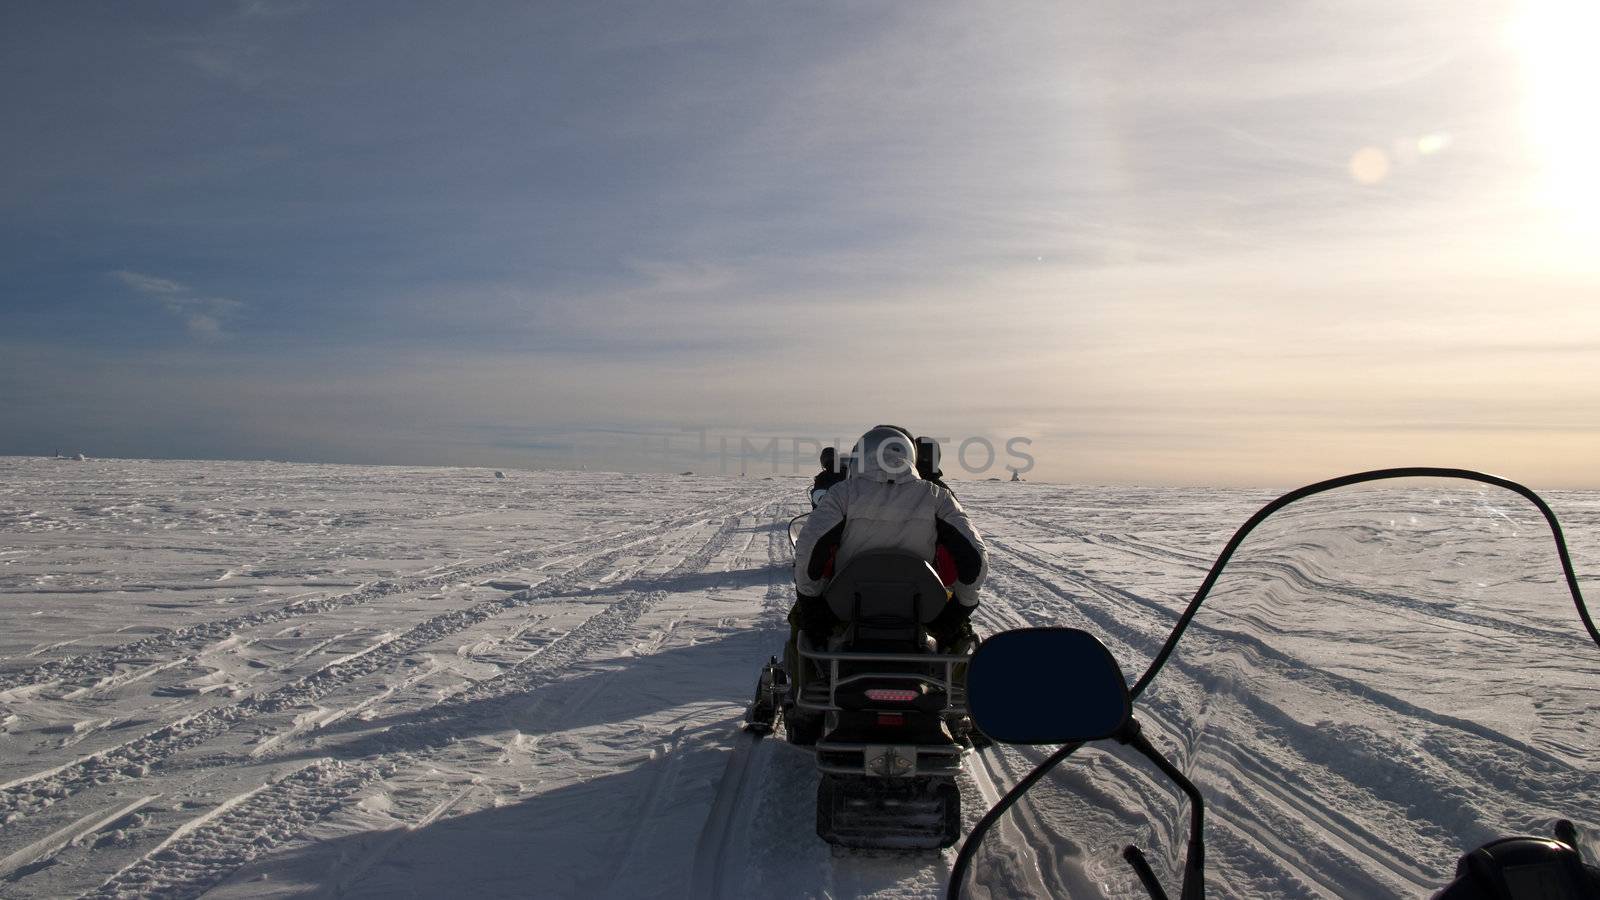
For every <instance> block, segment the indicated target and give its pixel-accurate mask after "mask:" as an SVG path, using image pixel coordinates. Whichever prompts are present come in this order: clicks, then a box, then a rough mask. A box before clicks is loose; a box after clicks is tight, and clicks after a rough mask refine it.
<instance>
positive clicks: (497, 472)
mask: <svg viewBox="0 0 1600 900" xmlns="http://www.w3.org/2000/svg"><path fill="white" fill-rule="evenodd" d="M494 477H496V478H504V477H506V473H504V472H502V471H500V470H499V469H495V470H494Z"/></svg>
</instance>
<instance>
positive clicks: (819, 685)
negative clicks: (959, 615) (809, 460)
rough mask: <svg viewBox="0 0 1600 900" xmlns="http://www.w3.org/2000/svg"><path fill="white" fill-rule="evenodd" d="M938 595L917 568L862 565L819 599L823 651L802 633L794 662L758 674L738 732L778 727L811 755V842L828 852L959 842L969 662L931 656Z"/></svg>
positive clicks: (878, 557)
mask: <svg viewBox="0 0 1600 900" xmlns="http://www.w3.org/2000/svg"><path fill="white" fill-rule="evenodd" d="M948 596H949V595H948V592H947V591H946V590H945V587H944V584H943V583H942V582H941V581H940V580H939V576H938V575H937V574H936V573H935V572H934V570H933V567H932V566H930V565H929V564H928V563H927V562H925V561H924V560H921V559H918V558H917V557H915V556H912V555H908V554H904V553H893V552H885V553H864V554H861V555H860V556H858V557H856V558H855V559H853V560H851V561H850V563H849V565H847V566H846V567H845V568H844V569H843V571H841V572H839V574H838V575H837V576H835V577H834V578H833V580H832V581H831V582H830V583H829V585H828V589H827V592H826V593H825V594H824V598H825V600H826V601H827V603H828V606H829V608H830V609H831V610H832V612H833V614H834V616H835V617H836V618H838V619H839V620H840V621H841V623H842V624H841V625H840V626H839V627H838V628H836V629H835V631H834V634H833V635H832V636H831V637H830V638H829V640H828V641H827V643H826V645H825V646H816V645H813V644H812V642H811V641H810V640H809V639H808V638H807V637H806V635H805V634H804V633H802V634H800V635H799V637H798V639H797V643H796V647H795V651H796V652H795V654H794V658H792V659H787V660H782V661H780V660H778V659H777V658H773V659H772V661H771V662H769V663H768V664H767V666H766V668H765V669H763V671H762V673H761V678H760V681H759V682H758V684H757V688H756V698H755V702H754V703H753V704H752V706H751V708H750V712H749V715H748V717H747V722H748V727H750V728H751V729H753V730H757V731H768V732H770V731H771V730H773V729H774V728H776V727H777V725H778V723H779V722H780V721H781V723H782V725H783V728H784V731H785V732H786V734H787V737H788V739H789V741H790V742H791V743H793V744H797V745H801V746H811V747H813V748H814V749H815V753H816V764H817V770H818V772H819V773H820V774H821V781H820V783H819V785H818V787H817V835H818V836H819V837H821V838H822V839H823V840H825V841H827V842H829V843H831V844H835V845H838V846H842V847H851V848H862V849H893V850H926V849H936V848H941V847H948V846H950V845H952V844H954V843H955V842H956V841H957V840H958V839H959V838H960V835H961V795H960V792H959V791H958V790H957V788H956V781H955V779H956V776H957V774H958V773H959V772H960V771H961V765H962V760H963V757H964V755H965V754H966V752H967V750H968V743H967V742H966V741H964V740H963V736H962V734H961V731H962V724H963V723H965V722H967V721H968V720H967V717H966V691H965V686H964V685H963V683H962V677H963V675H964V673H965V666H966V664H967V662H968V661H969V660H970V659H971V651H970V648H968V649H967V651H966V652H961V653H939V652H936V647H935V644H934V641H933V639H932V638H931V637H930V636H929V635H928V631H927V626H928V623H930V622H932V621H933V620H934V618H935V617H936V616H938V614H939V611H940V610H941V609H942V608H943V606H944V604H945V603H946V602H948Z"/></svg>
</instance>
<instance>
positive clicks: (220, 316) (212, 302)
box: [111, 269, 244, 341]
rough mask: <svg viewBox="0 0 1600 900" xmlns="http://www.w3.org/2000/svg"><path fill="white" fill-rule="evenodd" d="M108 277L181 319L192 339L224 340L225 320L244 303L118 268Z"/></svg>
mask: <svg viewBox="0 0 1600 900" xmlns="http://www.w3.org/2000/svg"><path fill="white" fill-rule="evenodd" d="M111 275H112V277H114V278H116V279H117V280H118V281H120V282H122V283H123V284H125V285H127V286H128V287H130V288H133V289H134V290H135V291H138V292H139V293H141V294H143V295H145V296H146V297H152V298H155V299H156V300H157V301H158V302H160V304H161V307H162V308H163V309H165V310H166V311H167V312H168V313H171V314H172V315H174V316H177V317H178V318H179V319H182V320H183V323H184V327H185V328H187V329H188V332H189V335H190V336H191V337H193V338H195V339H196V340H202V341H216V340H221V339H223V338H226V337H228V333H227V331H226V330H225V329H224V327H223V325H224V322H225V320H226V319H228V318H229V317H230V316H232V315H234V314H236V313H238V312H239V311H240V310H242V309H244V304H243V303H240V302H239V301H237V300H230V299H228V298H226V297H201V296H195V295H194V293H193V292H192V291H191V289H190V288H189V286H188V285H186V284H184V283H182V282H180V281H173V280H172V279H170V278H161V277H159V276H155V275H146V274H144V273H142V272H132V271H129V270H127V269H119V270H117V271H115V272H112V273H111Z"/></svg>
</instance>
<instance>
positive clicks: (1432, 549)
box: [974, 479, 1600, 897]
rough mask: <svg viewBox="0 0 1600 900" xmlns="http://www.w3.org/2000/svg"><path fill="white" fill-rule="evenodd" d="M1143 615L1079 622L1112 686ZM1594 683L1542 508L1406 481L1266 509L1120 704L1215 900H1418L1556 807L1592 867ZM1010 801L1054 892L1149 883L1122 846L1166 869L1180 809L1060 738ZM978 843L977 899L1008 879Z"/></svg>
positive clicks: (1150, 777) (1146, 773)
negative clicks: (1060, 755) (1057, 757)
mask: <svg viewBox="0 0 1600 900" xmlns="http://www.w3.org/2000/svg"><path fill="white" fill-rule="evenodd" d="M1579 559H1580V565H1579V571H1580V572H1581V571H1582V566H1581V559H1582V553H1581V549H1580V553H1579ZM1155 612H1156V611H1154V610H1149V609H1146V610H1136V611H1131V612H1130V615H1129V616H1127V617H1126V618H1125V620H1123V621H1116V622H1099V623H1097V624H1098V626H1099V627H1098V631H1099V633H1100V634H1101V637H1102V639H1103V640H1105V641H1106V643H1107V644H1108V646H1110V648H1111V649H1112V652H1113V653H1114V654H1116V655H1117V656H1118V657H1119V658H1120V659H1121V660H1122V663H1123V667H1124V670H1125V673H1126V675H1127V677H1128V680H1129V682H1130V683H1132V682H1134V681H1135V680H1136V679H1137V678H1138V676H1139V675H1140V674H1141V673H1142V672H1143V670H1144V667H1145V665H1146V664H1147V663H1148V662H1149V660H1150V658H1151V656H1152V650H1151V644H1150V640H1149V637H1150V636H1149V633H1148V632H1149V630H1150V626H1151V625H1152V624H1154V621H1153V619H1152V621H1144V620H1145V618H1146V617H1147V615H1148V614H1152V613H1155ZM1171 612H1172V611H1171V610H1161V611H1160V614H1159V615H1156V616H1155V618H1162V617H1163V616H1165V615H1167V614H1170V613H1171ZM1165 621H1166V622H1167V624H1168V625H1170V623H1171V618H1165ZM1596 687H1600V648H1597V647H1596V646H1595V644H1594V643H1593V642H1592V641H1591V640H1590V638H1589V636H1588V634H1587V633H1586V632H1585V630H1584V627H1583V625H1582V623H1581V622H1580V620H1579V618H1578V615H1577V613H1576V611H1575V609H1574V605H1573V602H1572V598H1571V596H1570V594H1569V593H1568V590H1567V587H1566V584H1565V581H1564V578H1563V574H1562V569H1561V567H1560V565H1559V562H1558V560H1557V557H1556V553H1555V550H1554V545H1553V542H1552V540H1551V535H1550V531H1549V529H1548V527H1547V526H1546V524H1545V522H1544V519H1543V518H1542V516H1541V515H1540V513H1539V512H1538V510H1537V509H1536V508H1535V507H1534V506H1532V505H1531V504H1529V503H1528V502H1527V501H1525V500H1523V499H1522V498H1521V497H1519V496H1517V495H1515V494H1512V493H1510V492H1508V491H1504V490H1501V489H1499V488H1493V487H1487V486H1477V485H1472V484H1470V483H1465V482H1460V481H1446V480H1442V479H1441V480H1435V479H1428V480H1405V481H1399V482H1389V483H1384V484H1380V485H1378V486H1366V487H1357V488H1345V489H1341V490H1338V491H1334V492H1330V493H1326V494H1320V495H1316V496H1312V497H1310V498H1307V499H1304V500H1302V501H1300V502H1298V503H1295V504H1292V505H1290V506H1289V507H1287V508H1285V509H1284V510H1282V511H1280V512H1279V513H1277V514H1276V515H1274V516H1272V517H1271V518H1269V519H1268V520H1266V521H1265V522H1264V523H1263V524H1262V525H1261V526H1260V527H1259V528H1257V529H1256V530H1255V531H1254V532H1253V533H1252V534H1251V535H1250V537H1249V538H1247V539H1246V540H1245V542H1244V544H1243V545H1242V546H1241V547H1240V549H1239V552H1238V553H1237V554H1236V555H1235V556H1234V558H1233V560H1232V562H1231V563H1230V564H1229V566H1228V567H1227V568H1226V569H1225V570H1224V572H1223V574H1222V576H1221V577H1220V579H1219V580H1218V582H1217V584H1216V585H1215V588H1214V589H1213V591H1212V593H1211V595H1210V596H1209V598H1208V599H1207V600H1206V601H1205V603H1204V605H1203V606H1202V607H1201V609H1200V611H1199V612H1198V614H1197V615H1196V616H1195V618H1194V620H1193V622H1192V624H1191V625H1190V627H1189V628H1188V630H1187V632H1186V633H1185V634H1184V636H1183V638H1182V640H1181V641H1180V642H1179V643H1178V645H1177V649H1176V651H1175V653H1174V654H1173V656H1172V657H1171V659H1170V660H1169V661H1168V663H1167V664H1166V665H1165V667H1164V668H1163V669H1162V670H1161V671H1160V672H1159V673H1158V674H1157V675H1156V677H1155V678H1154V680H1153V681H1151V682H1150V685H1149V687H1148V689H1147V690H1146V691H1145V692H1144V694H1143V695H1142V696H1141V697H1139V698H1138V699H1136V700H1135V703H1134V710H1135V715H1136V716H1137V718H1138V719H1139V720H1140V721H1141V722H1142V723H1143V725H1144V726H1145V730H1146V733H1147V734H1148V735H1149V736H1150V738H1151V740H1152V741H1153V742H1154V744H1155V745H1156V746H1157V747H1158V748H1160V749H1161V750H1162V752H1164V753H1165V754H1166V755H1167V756H1168V757H1169V758H1170V759H1171V760H1172V761H1173V762H1174V763H1175V764H1176V765H1177V766H1178V767H1179V768H1180V769H1182V770H1183V771H1184V772H1185V773H1186V774H1187V776H1188V777H1189V778H1190V779H1191V780H1193V781H1194V782H1195V783H1196V784H1197V785H1198V786H1199V788H1200V790H1201V791H1202V792H1203V794H1204V796H1205V798H1206V804H1207V806H1206V813H1207V819H1206V829H1205V832H1206V845H1207V882H1208V887H1209V888H1210V889H1211V891H1212V894H1213V895H1214V896H1257V897H1259V896H1426V895H1429V894H1431V893H1432V892H1434V891H1436V890H1438V889H1439V888H1440V887H1442V886H1443V885H1444V884H1446V883H1447V882H1448V881H1449V880H1450V878H1451V877H1453V874H1454V869H1455V863H1456V860H1457V858H1458V857H1459V856H1460V855H1461V854H1462V853H1464V852H1466V851H1468V850H1470V849H1472V848H1474V847H1476V846H1478V845H1480V844H1482V843H1484V842H1486V841H1489V840H1492V839H1494V838H1496V837H1501V836H1505V835H1510V834H1534V835H1546V836H1548V835H1549V834H1550V833H1551V829H1552V826H1553V824H1554V822H1555V821H1556V820H1558V819H1561V818H1566V819H1570V820H1572V821H1574V822H1575V823H1576V824H1577V825H1578V827H1579V830H1580V835H1582V839H1581V840H1580V843H1582V844H1584V845H1586V846H1585V847H1584V848H1583V849H1584V850H1585V855H1586V857H1587V858H1588V859H1589V860H1590V861H1591V862H1593V860H1594V852H1595V850H1596V849H1597V847H1600V843H1597V841H1596V838H1597V837H1600V815H1597V811H1596V800H1597V798H1600V764H1597V762H1596V758H1595V748H1596V745H1597V741H1596V737H1597V726H1596V721H1595V715H1594V709H1595V704H1596V697H1597V696H1600V695H1597V694H1596V691H1595V688H1596ZM1039 756H1041V757H1042V756H1043V754H1039ZM1016 815H1017V817H1018V818H1019V820H1020V821H1019V822H1018V823H1017V824H1015V825H1013V826H1012V827H1016V828H1023V829H1026V828H1028V827H1030V826H1029V823H1028V822H1027V821H1026V820H1027V818H1028V817H1030V816H1032V817H1035V818H1038V819H1044V820H1047V821H1048V825H1049V829H1050V830H1051V831H1053V832H1054V833H1055V834H1057V835H1059V841H1058V844H1057V847H1056V849H1057V851H1058V853H1057V856H1056V859H1054V860H1051V861H1049V865H1051V866H1054V867H1056V871H1052V872H1043V873H1042V874H1041V876H1040V881H1039V882H1038V883H1037V884H1042V885H1046V886H1050V885H1053V886H1051V887H1049V888H1048V889H1049V890H1050V891H1051V892H1053V893H1061V892H1062V891H1063V890H1065V891H1070V892H1071V893H1072V894H1073V895H1075V896H1077V895H1087V896H1095V895H1102V894H1103V895H1108V896H1119V897H1121V896H1126V897H1145V896H1147V895H1146V893H1145V891H1144V889H1143V888H1142V887H1141V886H1140V885H1139V883H1138V881H1137V879H1136V877H1135V875H1134V873H1133V870H1132V869H1131V868H1130V867H1129V866H1128V865H1127V863H1126V862H1124V860H1123V859H1122V857H1121V851H1122V848H1123V847H1124V846H1125V845H1126V844H1129V843H1133V844H1136V845H1138V846H1140V847H1141V848H1142V849H1143V850H1144V851H1145V852H1146V853H1147V854H1148V855H1149V858H1150V862H1151V864H1152V866H1153V867H1154V869H1155V871H1156V874H1157V875H1158V877H1160V879H1161V881H1162V882H1163V884H1164V885H1166V887H1167V889H1168V890H1169V891H1172V892H1175V891H1176V889H1177V886H1178V884H1179V883H1180V881H1181V878H1182V875H1181V873H1182V867H1183V860H1184V846H1185V841H1186V838H1187V835H1188V805H1187V803H1186V802H1185V801H1184V800H1183V797H1182V795H1181V793H1179V791H1178V790H1177V788H1176V787H1175V786H1173V785H1171V784H1170V783H1169V782H1167V781H1166V780H1165V779H1163V778H1162V777H1161V776H1160V775H1159V774H1158V773H1157V772H1156V771H1155V770H1154V768H1153V767H1152V766H1151V765H1150V764H1149V763H1148V762H1146V761H1145V760H1143V759H1142V758H1140V757H1138V756H1136V755H1135V754H1133V753H1132V752H1131V751H1127V750H1126V749H1125V748H1122V747H1119V746H1116V745H1109V746H1108V742H1101V743H1099V744H1095V745H1091V746H1089V747H1086V748H1084V749H1083V750H1081V751H1079V752H1078V753H1077V754H1075V755H1074V756H1073V757H1072V758H1070V759H1069V760H1068V761H1067V762H1066V763H1065V764H1063V765H1062V767H1061V768H1060V769H1059V770H1057V772H1055V773H1053V774H1052V775H1051V776H1049V777H1048V778H1047V779H1046V781H1045V783H1042V784H1041V785H1040V786H1039V788H1038V789H1036V790H1035V791H1034V792H1032V794H1031V795H1030V797H1029V802H1028V803H1027V804H1026V808H1024V807H1023V806H1021V805H1019V807H1018V812H1017V813H1016ZM1000 843H1004V840H1003V839H1002V841H1001V842H1000ZM993 856H994V855H993V854H991V859H990V865H989V866H988V871H987V877H988V878H989V882H990V883H989V884H987V885H981V884H980V885H979V886H978V887H977V889H976V890H975V891H974V894H975V895H978V894H982V893H985V892H987V893H989V894H990V895H998V894H999V893H1000V892H1001V889H1002V887H1006V888H1014V887H1017V886H1019V882H1018V881H1017V880H1016V879H1017V877H1018V876H1017V875H1016V873H1015V871H1014V870H1013V871H1012V872H1011V873H1010V874H1009V875H1006V874H1004V872H1003V870H1004V869H1005V866H1004V865H1002V864H1001V863H1000V862H998V861H996V860H995V859H994V858H993ZM978 868H979V870H980V872H982V871H983V870H984V868H985V867H984V864H983V862H982V861H981V858H980V863H979V866H978ZM1041 868H1043V867H1041ZM984 878H985V875H983V874H980V875H979V876H978V877H977V881H978V882H980V883H981V882H982V881H983V880H984ZM1001 878H1005V879H1007V884H1006V885H1004V886H1003V885H1001V884H1000V879H1001ZM1027 881H1028V879H1023V881H1022V882H1020V886H1023V887H1026V886H1027ZM1174 895H1175V893H1174Z"/></svg>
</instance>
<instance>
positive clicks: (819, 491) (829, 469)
mask: <svg viewBox="0 0 1600 900" xmlns="http://www.w3.org/2000/svg"><path fill="white" fill-rule="evenodd" d="M820 462H821V463H822V471H821V472H818V473H817V477H815V478H813V479H811V508H812V509H816V508H817V504H818V503H821V502H822V495H823V494H826V493H827V492H828V488H831V487H833V486H834V485H836V484H838V483H839V482H841V481H843V480H845V478H847V477H848V476H849V471H848V470H847V469H846V468H845V467H844V465H842V464H841V462H840V460H839V458H838V456H837V454H836V453H835V451H834V449H833V448H832V447H823V448H822V458H821V460H820Z"/></svg>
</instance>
